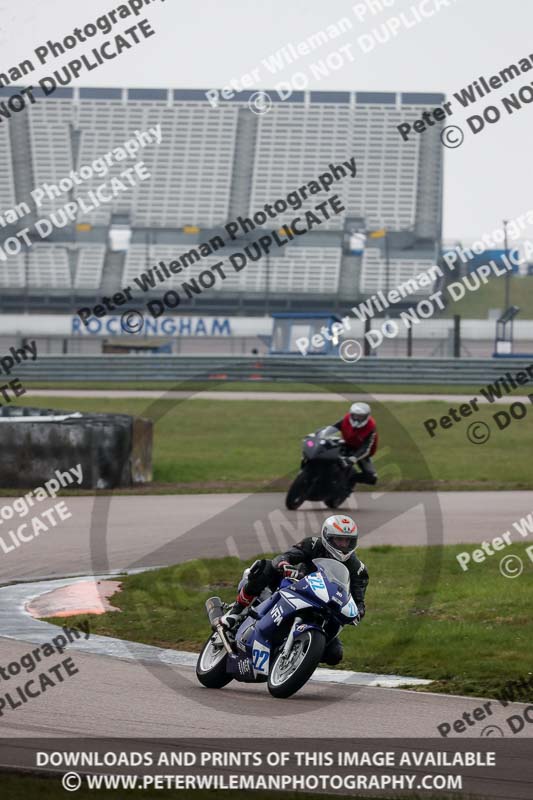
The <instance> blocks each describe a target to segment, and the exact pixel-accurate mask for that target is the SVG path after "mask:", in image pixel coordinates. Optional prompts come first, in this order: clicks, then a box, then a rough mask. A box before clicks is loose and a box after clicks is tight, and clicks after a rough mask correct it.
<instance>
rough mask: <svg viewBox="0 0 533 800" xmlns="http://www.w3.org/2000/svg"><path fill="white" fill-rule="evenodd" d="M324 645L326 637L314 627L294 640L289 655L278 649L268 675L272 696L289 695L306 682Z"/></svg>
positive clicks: (316, 664)
mask: <svg viewBox="0 0 533 800" xmlns="http://www.w3.org/2000/svg"><path fill="white" fill-rule="evenodd" d="M325 646H326V637H325V635H324V633H323V632H322V631H319V630H316V629H315V628H313V629H311V630H307V631H305V632H304V633H302V635H301V636H298V637H297V638H296V639H295V640H294V644H293V646H292V650H291V652H290V654H289V657H288V658H287V659H285V658H284V657H283V653H282V651H281V650H280V651H279V652H278V654H277V655H276V656H275V658H274V661H273V662H272V665H271V667H270V673H269V676H268V691H269V692H270V694H271V695H272V696H273V697H290V696H291V695H293V694H294V693H295V692H297V691H298V690H299V689H301V688H302V686H304V684H306V683H307V681H308V680H309V678H310V677H311V675H312V674H313V672H314V671H315V669H316V668H317V666H318V664H319V663H320V660H321V659H322V654H323V652H324V648H325Z"/></svg>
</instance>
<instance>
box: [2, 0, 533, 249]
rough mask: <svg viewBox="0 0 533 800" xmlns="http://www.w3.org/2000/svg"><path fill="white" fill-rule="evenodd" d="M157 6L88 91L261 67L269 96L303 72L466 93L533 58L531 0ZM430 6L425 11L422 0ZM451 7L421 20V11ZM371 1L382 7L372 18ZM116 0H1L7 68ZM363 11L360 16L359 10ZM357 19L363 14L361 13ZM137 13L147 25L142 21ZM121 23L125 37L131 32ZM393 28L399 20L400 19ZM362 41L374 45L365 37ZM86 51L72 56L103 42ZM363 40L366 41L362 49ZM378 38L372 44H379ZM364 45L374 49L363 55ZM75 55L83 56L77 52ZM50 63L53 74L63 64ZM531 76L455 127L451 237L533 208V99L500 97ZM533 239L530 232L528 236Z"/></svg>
mask: <svg viewBox="0 0 533 800" xmlns="http://www.w3.org/2000/svg"><path fill="white" fill-rule="evenodd" d="M445 2H446V0H396V2H394V0H381V3H379V2H378V0H367V2H366V3H365V0H360V2H352V0H329V2H327V3H325V2H323V0H266V2H265V1H264V0H224V1H223V2H221V1H220V0H194V1H193V2H185V0H166V2H162V1H161V0H153V2H152V5H151V6H149V7H147V9H146V11H145V12H144V16H146V17H148V19H149V20H150V22H151V24H152V26H153V28H154V29H155V30H156V32H157V35H155V36H153V37H152V38H150V39H148V40H146V41H143V43H142V44H141V45H139V46H137V47H134V48H132V50H130V51H128V52H125V53H123V54H122V55H121V56H120V57H119V58H116V59H115V60H113V61H109V62H106V63H105V64H104V65H103V66H101V67H99V68H98V69H96V70H94V71H93V72H90V73H89V74H88V75H85V76H84V79H80V80H79V81H78V82H77V85H80V86H130V87H144V86H146V87H168V86H170V87H176V88H211V87H218V86H221V85H223V84H226V83H228V82H229V80H230V79H231V78H237V79H239V78H240V77H241V76H242V75H243V74H245V73H249V72H251V71H252V70H253V69H254V68H259V70H260V76H259V77H260V81H259V83H258V84H257V85H258V88H265V89H270V88H272V86H273V85H274V83H275V82H277V81H278V80H290V78H291V76H292V74H293V73H294V72H296V71H303V72H304V73H305V74H306V75H307V76H308V78H309V87H308V88H309V89H328V90H331V89H344V90H358V91H368V90H380V91H415V92H445V93H446V94H448V95H450V96H451V95H452V94H453V92H454V91H458V90H459V89H461V88H463V87H465V86H467V85H468V84H470V83H471V82H472V81H473V80H475V79H477V78H478V77H479V76H485V77H486V78H487V79H488V78H489V77H490V76H491V75H494V74H497V73H498V72H500V70H501V69H503V68H504V67H506V66H508V65H509V64H511V63H517V62H518V61H519V60H520V59H522V58H524V57H527V56H529V55H531V57H532V62H533V39H532V36H531V31H532V30H533V3H531V2H528V1H527V0H506V2H505V3H501V2H499V0H498V1H497V0H456V2H453V0H447V2H448V7H445ZM423 3H425V5H423ZM439 4H440V5H442V7H441V8H440V9H439V10H438V11H437V12H436V13H435V14H434V15H433V16H432V17H431V18H428V19H423V20H422V22H420V23H419V24H417V23H416V14H415V13H414V12H413V10H412V9H413V8H415V9H417V8H418V7H419V6H421V5H423V8H424V9H426V10H427V11H429V10H430V9H434V8H435V6H436V5H439ZM365 5H371V6H373V7H374V8H375V9H376V10H377V9H378V8H379V6H380V5H381V9H382V10H381V12H379V11H378V12H377V13H375V14H372V13H371V12H370V11H369V10H368V9H367V14H366V16H365V18H364V19H361V17H362V16H363V7H364V6H365ZM118 6H120V2H117V1H116V0H115V2H113V0H91V3H86V2H84V0H46V2H42V0H3V1H0V20H1V24H0V53H1V56H0V71H1V72H5V71H6V70H7V69H9V67H12V66H14V65H16V64H17V63H19V62H20V61H22V60H23V59H25V58H33V50H34V49H35V48H36V47H38V46H39V45H42V44H44V43H45V42H46V40H48V39H54V40H58V39H59V40H61V39H63V38H64V36H66V35H67V34H69V33H70V32H71V31H72V29H73V28H75V27H83V25H85V24H86V23H88V22H94V21H95V19H96V18H97V17H98V16H99V15H100V14H103V13H106V12H108V11H111V10H112V9H114V8H118ZM356 6H357V13H356V12H355V11H354V8H355V7H356ZM401 11H403V12H404V14H405V15H406V19H407V20H408V22H409V24H410V25H411V26H412V27H410V28H409V29H407V28H405V27H404V26H403V25H402V24H400V28H399V30H398V33H397V36H396V37H395V38H393V39H391V40H389V41H388V42H386V43H384V44H381V43H376V41H375V37H374V33H373V32H374V30H376V29H377V34H378V36H379V35H381V37H382V38H383V31H382V25H383V23H385V22H386V21H387V20H390V18H391V17H396V18H399V16H400V12H401ZM343 17H348V18H349V19H350V21H351V22H352V23H353V27H352V28H351V30H350V31H349V32H348V33H346V34H345V35H344V36H342V37H339V38H337V39H333V40H332V41H331V42H330V43H328V44H327V45H324V46H323V47H322V48H321V49H320V50H316V51H315V52H314V53H313V54H311V55H310V56H306V57H304V58H302V59H300V60H299V61H298V62H297V63H296V64H294V65H293V66H291V67H288V68H287V69H286V70H285V71H284V72H282V73H279V74H278V75H277V76H271V75H270V74H269V73H268V70H267V69H266V68H265V67H264V66H263V65H262V64H261V60H262V59H263V58H268V57H269V56H270V55H271V54H272V53H274V52H275V51H277V50H278V49H279V48H281V47H283V46H285V45H287V44H288V43H292V44H294V45H297V43H298V42H301V41H303V40H305V39H306V38H307V37H309V36H310V35H312V34H314V33H316V32H318V31H320V30H323V29H325V28H327V26H328V25H331V24H334V23H337V22H338V20H339V19H341V18H343ZM358 17H359V18H358ZM141 18H142V16H141V17H139V19H141ZM129 23H130V20H123V21H121V23H120V24H119V25H118V26H117V28H116V32H119V31H120V30H121V29H123V28H126V27H128V25H129ZM392 24H393V25H394V22H393V23H392ZM363 35H365V36H366V38H364V39H363V40H360V41H358V40H359V37H361V36H363ZM105 38H109V37H105V36H101V37H99V39H98V38H97V39H93V40H91V41H90V43H88V44H87V45H82V46H81V47H80V49H79V50H76V51H75V55H78V54H79V53H82V52H84V50H85V49H89V50H90V48H91V47H92V46H93V45H94V44H96V43H97V42H98V41H99V40H104V39H105ZM361 42H362V43H361ZM371 43H373V44H374V46H373V48H372V49H371ZM345 44H351V51H350V52H351V53H352V55H353V56H354V58H355V60H354V62H353V63H349V61H348V58H347V57H346V58H345V64H346V65H345V66H344V67H342V68H341V69H339V70H338V71H336V72H332V74H331V75H330V76H329V77H327V78H323V79H321V80H317V79H316V78H314V77H313V75H312V74H311V72H310V65H311V64H312V63H315V62H316V60H318V59H320V58H324V57H326V56H327V55H328V54H329V53H331V52H333V51H335V50H338V48H339V47H342V46H343V45H345ZM363 45H364V46H365V49H366V50H369V52H363ZM73 57H74V54H73ZM64 61H65V59H64V58H60V59H57V60H53V61H51V62H50V68H51V69H55V68H57V67H59V66H61V65H62V64H63V63H64ZM47 74H49V70H47V68H46V67H44V66H43V67H40V68H39V70H36V72H35V73H34V74H33V75H32V76H30V77H31V78H33V79H34V82H35V81H36V80H38V79H40V78H41V77H43V76H44V75H47ZM531 81H533V70H532V71H531V72H528V73H525V74H524V75H521V76H520V77H518V78H516V79H515V80H514V81H513V82H512V83H509V84H507V86H504V87H503V88H502V89H500V90H496V91H494V92H492V93H491V94H490V95H489V96H488V97H487V98H486V99H483V100H480V101H479V102H478V103H476V105H475V107H474V108H473V109H471V110H465V109H460V107H459V106H458V103H457V102H456V101H454V103H453V107H454V109H455V110H456V113H455V114H454V115H453V118H451V120H450V121H451V122H452V121H453V123H454V124H458V125H460V126H461V127H463V128H464V129H465V141H464V143H463V145H462V146H461V147H460V148H458V149H455V150H451V149H450V150H446V152H445V188H444V199H445V202H444V236H445V238H446V239H455V238H462V239H465V240H472V239H474V238H476V237H477V236H479V235H480V234H482V233H484V232H489V231H491V230H493V229H494V228H495V227H498V226H499V225H500V224H501V220H502V218H509V219H512V218H515V217H519V216H520V215H521V214H524V213H525V212H526V211H527V210H529V209H530V208H532V209H533V196H532V190H531V186H532V181H531V171H532V170H531V163H532V156H531V149H532V135H531V134H532V132H533V103H532V104H531V105H526V104H525V105H524V106H523V107H522V108H521V109H520V110H519V111H516V112H515V113H514V114H513V115H512V116H511V115H509V114H508V113H507V112H506V111H505V110H504V109H503V107H502V105H501V102H500V101H501V98H502V97H503V96H508V95H509V94H511V93H512V92H516V91H518V89H520V88H521V87H522V86H524V85H526V84H530V85H531ZM492 104H493V105H497V106H498V107H499V108H500V109H501V110H502V117H501V119H500V121H499V122H498V123H497V124H494V125H487V126H486V128H485V130H483V131H482V132H481V133H479V134H478V135H477V136H474V135H473V134H472V133H471V131H470V130H469V128H468V126H467V124H466V121H465V120H466V117H468V116H470V115H471V114H473V113H476V114H479V113H480V112H481V111H482V110H483V108H484V107H485V106H486V105H492ZM527 235H528V236H529V237H530V238H533V227H532V226H530V227H529V228H528V229H527Z"/></svg>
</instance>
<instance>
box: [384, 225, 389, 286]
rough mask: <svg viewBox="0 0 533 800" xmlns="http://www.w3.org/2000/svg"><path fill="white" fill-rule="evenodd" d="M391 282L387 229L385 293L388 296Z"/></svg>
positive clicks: (386, 232)
mask: <svg viewBox="0 0 533 800" xmlns="http://www.w3.org/2000/svg"><path fill="white" fill-rule="evenodd" d="M389 281H390V255H389V231H388V229H387V228H385V292H386V294H387V295H388V292H389Z"/></svg>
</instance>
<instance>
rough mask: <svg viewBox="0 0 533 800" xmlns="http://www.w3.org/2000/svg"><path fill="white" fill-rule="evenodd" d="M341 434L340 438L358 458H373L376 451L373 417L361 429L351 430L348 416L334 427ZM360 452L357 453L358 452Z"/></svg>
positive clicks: (376, 435) (375, 429) (375, 430)
mask: <svg viewBox="0 0 533 800" xmlns="http://www.w3.org/2000/svg"><path fill="white" fill-rule="evenodd" d="M335 427H336V428H339V430H340V432H341V433H342V438H343V439H344V441H345V442H346V444H347V445H348V447H349V448H350V449H351V450H355V451H356V452H357V455H358V456H359V457H360V458H367V457H368V456H373V455H374V453H375V452H376V450H377V449H378V432H377V427H376V421H375V420H374V417H369V418H368V422H367V423H366V425H365V426H364V427H362V428H353V427H352V424H351V422H350V415H349V414H345V416H344V417H343V418H342V419H341V420H340V422H338V423H337V424H336V425H335ZM360 450H361V451H362V452H361V453H359V451H360Z"/></svg>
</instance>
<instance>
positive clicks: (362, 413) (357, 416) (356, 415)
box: [349, 403, 370, 428]
mask: <svg viewBox="0 0 533 800" xmlns="http://www.w3.org/2000/svg"><path fill="white" fill-rule="evenodd" d="M349 414H350V425H351V426H352V428H364V426H365V425H366V423H367V422H368V420H369V418H370V406H369V405H368V403H352V405H351V406H350V411H349Z"/></svg>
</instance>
